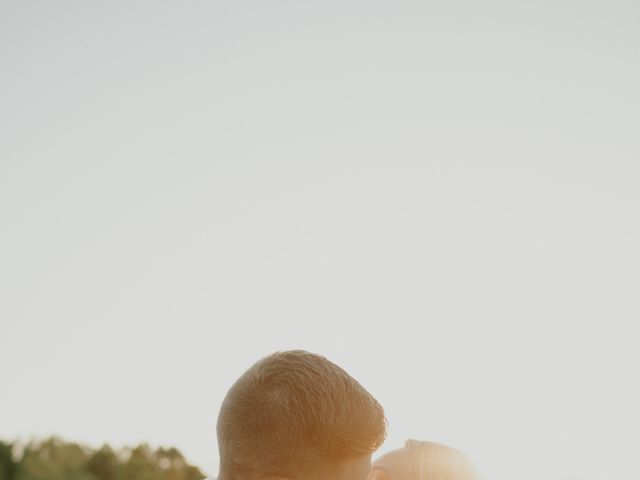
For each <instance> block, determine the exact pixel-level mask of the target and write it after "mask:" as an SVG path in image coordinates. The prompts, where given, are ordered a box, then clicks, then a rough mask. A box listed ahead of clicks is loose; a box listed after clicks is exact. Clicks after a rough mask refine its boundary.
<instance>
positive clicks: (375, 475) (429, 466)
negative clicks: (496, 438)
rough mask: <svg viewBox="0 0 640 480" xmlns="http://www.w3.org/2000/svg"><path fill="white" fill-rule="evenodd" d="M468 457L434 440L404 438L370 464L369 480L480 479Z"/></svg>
mask: <svg viewBox="0 0 640 480" xmlns="http://www.w3.org/2000/svg"><path fill="white" fill-rule="evenodd" d="M480 479H481V477H480V475H479V474H478V472H477V471H476V469H475V467H474V465H473V463H472V462H471V460H469V458H468V457H467V456H466V455H465V454H464V453H462V452H461V451H459V450H456V449H455V448H451V447H448V446H446V445H442V444H439V443H434V442H420V441H418V440H407V442H406V443H405V445H404V447H403V448H399V449H397V450H393V451H391V452H389V453H386V454H384V455H382V456H381V457H380V458H378V459H377V460H376V461H375V462H374V463H373V469H372V474H371V480H480Z"/></svg>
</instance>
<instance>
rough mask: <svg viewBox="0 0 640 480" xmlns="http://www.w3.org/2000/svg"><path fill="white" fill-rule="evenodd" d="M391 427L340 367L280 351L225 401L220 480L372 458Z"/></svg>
mask: <svg viewBox="0 0 640 480" xmlns="http://www.w3.org/2000/svg"><path fill="white" fill-rule="evenodd" d="M386 427H387V422H386V419H385V416H384V411H383V409H382V407H381V406H380V404H379V403H378V402H377V401H376V400H375V398H373V396H372V395H371V394H370V393H369V392H367V390H365V389H364V388H363V387H362V386H361V385H360V384H359V383H358V382H357V381H356V380H355V379H353V378H352V377H351V376H350V375H349V374H347V372H345V371H344V370H343V369H342V368H340V367H338V366H337V365H335V364H334V363H332V362H330V361H329V360H327V359H326V358H324V357H322V356H320V355H316V354H313V353H309V352H306V351H303V350H292V351H286V352H276V353H274V354H272V355H270V356H267V357H265V358H263V359H262V360H260V361H258V362H257V363H255V364H254V365H253V366H252V367H250V368H249V369H248V370H247V371H246V372H245V373H244V374H243V375H242V376H241V377H240V378H239V379H238V380H237V381H236V382H235V383H234V384H233V386H232V387H231V389H230V390H229V392H228V393H227V395H226V397H225V399H224V401H223V402H222V406H221V408H220V413H219V415H218V424H217V434H218V448H219V451H220V474H219V479H220V480H235V479H243V478H253V477H255V476H268V475H279V476H294V475H296V474H299V473H301V472H307V471H310V469H317V468H320V467H321V466H323V465H330V464H335V463H340V462H342V461H345V460H347V459H350V458H359V457H363V456H366V455H371V454H372V453H373V452H374V451H375V450H377V449H378V448H379V447H380V445H382V443H383V441H384V439H385V436H386Z"/></svg>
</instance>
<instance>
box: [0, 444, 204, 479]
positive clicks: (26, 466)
mask: <svg viewBox="0 0 640 480" xmlns="http://www.w3.org/2000/svg"><path fill="white" fill-rule="evenodd" d="M203 478H204V475H203V474H202V473H201V472H200V470H198V468H196V467H194V466H192V465H189V464H188V463H187V461H186V460H185V458H184V457H183V456H182V454H181V453H180V452H179V451H178V450H177V449H175V448H157V449H155V450H154V449H152V448H150V447H149V446H148V445H146V444H142V445H139V446H137V447H135V448H122V449H118V450H114V449H112V448H111V447H109V446H108V445H104V446H103V447H102V448H100V449H97V450H96V449H92V448H89V447H87V446H84V445H80V444H77V443H70V442H64V441H62V440H60V439H59V438H56V437H52V438H49V439H46V440H42V441H38V442H31V443H28V444H21V443H19V442H15V443H9V442H3V441H0V480H202V479H203Z"/></svg>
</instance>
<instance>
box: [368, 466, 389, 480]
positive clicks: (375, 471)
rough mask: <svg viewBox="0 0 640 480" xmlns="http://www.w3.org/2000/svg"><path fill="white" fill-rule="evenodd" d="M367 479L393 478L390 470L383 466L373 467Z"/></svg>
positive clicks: (381, 479) (385, 479)
mask: <svg viewBox="0 0 640 480" xmlns="http://www.w3.org/2000/svg"><path fill="white" fill-rule="evenodd" d="M367 480H393V479H392V478H391V475H390V474H389V472H388V471H387V470H386V469H385V468H382V467H376V466H375V465H374V466H373V467H371V471H370V472H369V476H368V477H367Z"/></svg>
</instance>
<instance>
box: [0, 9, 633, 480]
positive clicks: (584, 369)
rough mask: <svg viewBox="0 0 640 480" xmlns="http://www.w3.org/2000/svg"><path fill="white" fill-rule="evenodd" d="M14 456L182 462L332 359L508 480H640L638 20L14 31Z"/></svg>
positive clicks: (323, 12) (266, 20)
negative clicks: (23, 443) (177, 455)
mask: <svg viewBox="0 0 640 480" xmlns="http://www.w3.org/2000/svg"><path fill="white" fill-rule="evenodd" d="M0 69H1V70H0V71H1V75H0V295H1V301H0V321H1V330H0V365H2V382H1V383H2V389H3V391H2V394H1V395H0V438H2V439H6V440H9V439H14V438H22V439H28V438H31V437H32V436H36V437H43V436H47V435H51V434H57V435H60V436H62V437H63V438H65V439H67V440H72V441H82V442H87V443H89V444H91V445H94V446H98V445H100V444H101V443H102V442H110V443H112V444H113V445H115V446H119V445H126V444H129V445H130V444H134V443H138V442H142V441H146V442H150V443H151V444H152V445H156V446H157V445H174V446H176V447H178V448H179V449H181V450H182V451H183V452H184V453H185V455H186V456H187V458H188V460H190V461H192V462H193V463H195V464H196V465H198V466H200V467H201V468H202V469H203V470H204V471H205V472H206V473H208V474H210V475H215V474H216V473H217V464H218V458H217V444H216V438H215V421H216V415H217V411H218V408H219V406H220V402H221V400H222V398H223V396H224V394H225V392H226V390H227V389H228V388H229V386H230V385H231V383H232V382H233V381H234V380H235V378H237V376H238V375H240V374H241V373H242V372H243V371H244V370H245V369H246V368H247V367H248V366H249V365H250V364H252V363H253V362H254V361H256V360H257V359H259V358H261V357H262V356H264V355H266V354H268V353H270V352H272V351H274V350H278V349H289V348H304V349H307V350H311V351H314V352H317V353H321V354H323V355H326V356H327V357H328V358H330V359H331V360H333V361H334V362H336V363H338V364H339V365H341V366H342V367H344V368H345V369H346V370H347V371H349V372H350V373H351V374H352V375H353V376H354V377H355V378H357V379H358V380H359V381H360V382H361V383H362V384H363V385H364V386H365V387H366V388H368V389H369V390H370V391H371V392H372V393H373V394H374V395H375V396H376V397H377V398H378V400H379V401H380V402H381V403H382V405H383V406H384V407H385V410H386V412H387V416H388V419H389V425H390V432H389V437H388V441H387V443H386V444H385V446H384V447H383V448H382V449H381V452H384V451H387V450H390V449H393V448H396V447H399V446H401V445H402V443H403V442H404V441H405V440H406V439H407V438H416V439H421V440H433V441H439V442H443V443H447V444H450V445H452V446H455V447H457V448H459V449H461V450H464V451H466V452H467V453H468V454H469V455H470V456H471V457H473V458H474V459H475V460H476V462H477V463H478V465H479V466H480V467H481V469H483V470H484V471H485V472H486V473H487V474H488V476H489V477H490V478H492V479H494V480H511V479H514V478H517V479H519V480H569V479H573V480H611V479H613V478H639V477H640V467H639V466H638V462H637V450H638V447H639V445H638V440H637V435H638V431H639V429H640V414H639V413H638V408H637V406H638V404H640V393H639V391H638V386H637V385H638V380H637V377H638V371H637V370H638V368H637V365H638V364H639V363H640V354H639V353H638V340H637V339H638V337H637V335H634V332H635V330H636V329H634V327H635V324H637V323H638V321H639V320H640V306H639V301H638V298H639V296H638V292H639V291H640V274H639V272H640V253H639V249H638V245H640V215H639V212H638V209H639V208H638V207H639V206H640V193H639V188H638V184H639V181H640V140H639V138H640V135H639V133H638V132H639V129H640V118H639V116H640V113H639V112H640V89H639V88H638V85H640V3H638V2H637V1H618V0H612V1H607V2H604V1H601V2H578V1H566V0H555V1H535V2H534V1H529V2H477V1H473V2H472V1H447V2H444V1H440V2H429V1H422V2H407V1H393V2H378V1H367V2H364V1H362V2H355V1H348V0H346V1H339V2H338V1H322V2H320V1H311V0H310V1H307V2H300V1H298V2H293V1H289V2H285V1H275V2H265V1H262V2H257V1H246V2H238V1H236V2H230V1H227V2H225V1H208V2H201V1H197V2H196V1H194V2H164V1H153V2H152V1H133V2H81V1H77V2H70V1H61V2H44V1H42V2H37V1H31V2H27V1H15V2H9V1H5V0H0Z"/></svg>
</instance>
